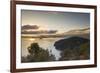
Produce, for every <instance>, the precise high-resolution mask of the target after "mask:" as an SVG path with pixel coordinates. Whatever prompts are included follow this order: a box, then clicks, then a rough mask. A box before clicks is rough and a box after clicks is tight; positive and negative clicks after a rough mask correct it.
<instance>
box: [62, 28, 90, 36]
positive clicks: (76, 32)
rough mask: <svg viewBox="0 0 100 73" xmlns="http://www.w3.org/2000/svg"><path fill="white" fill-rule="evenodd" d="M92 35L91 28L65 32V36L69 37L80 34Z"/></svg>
mask: <svg viewBox="0 0 100 73" xmlns="http://www.w3.org/2000/svg"><path fill="white" fill-rule="evenodd" d="M88 33H90V28H82V29H74V30H70V31H68V32H64V33H63V34H67V35H79V34H88Z"/></svg>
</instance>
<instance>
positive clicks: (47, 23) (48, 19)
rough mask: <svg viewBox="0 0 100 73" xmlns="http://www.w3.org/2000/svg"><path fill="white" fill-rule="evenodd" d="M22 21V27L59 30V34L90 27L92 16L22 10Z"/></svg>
mask: <svg viewBox="0 0 100 73" xmlns="http://www.w3.org/2000/svg"><path fill="white" fill-rule="evenodd" d="M21 19H22V20H21V24H22V26H25V25H33V26H37V27H39V28H38V29H37V30H57V31H58V32H59V33H61V32H65V31H69V30H73V29H81V28H87V27H89V26H90V14H89V13H82V12H81V13H79V12H53V11H34V10H21ZM34 30H36V29H34Z"/></svg>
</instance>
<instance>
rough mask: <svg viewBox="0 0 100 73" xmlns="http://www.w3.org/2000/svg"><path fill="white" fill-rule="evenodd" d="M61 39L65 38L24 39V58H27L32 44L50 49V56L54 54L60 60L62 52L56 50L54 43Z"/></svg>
mask: <svg viewBox="0 0 100 73" xmlns="http://www.w3.org/2000/svg"><path fill="white" fill-rule="evenodd" d="M60 39H64V38H42V39H40V38H22V52H21V54H22V56H27V55H28V54H29V53H28V50H27V47H29V46H30V45H31V43H38V44H39V46H40V47H41V48H43V49H48V51H49V54H53V55H54V56H55V58H56V60H58V59H59V58H60V53H61V51H59V50H57V49H55V47H54V43H55V42H56V41H58V40H60Z"/></svg>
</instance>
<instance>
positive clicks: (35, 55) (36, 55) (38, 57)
mask: <svg viewBox="0 0 100 73" xmlns="http://www.w3.org/2000/svg"><path fill="white" fill-rule="evenodd" d="M27 49H28V52H29V55H28V56H27V57H22V62H44V61H53V60H55V57H54V55H52V54H51V55H49V52H48V50H44V49H42V48H41V47H39V45H38V43H32V44H31V45H30V46H29V47H28V48H27Z"/></svg>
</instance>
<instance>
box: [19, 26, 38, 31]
mask: <svg viewBox="0 0 100 73" xmlns="http://www.w3.org/2000/svg"><path fill="white" fill-rule="evenodd" d="M21 28H22V30H29V29H39V26H37V25H24V26H22V27H21Z"/></svg>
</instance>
